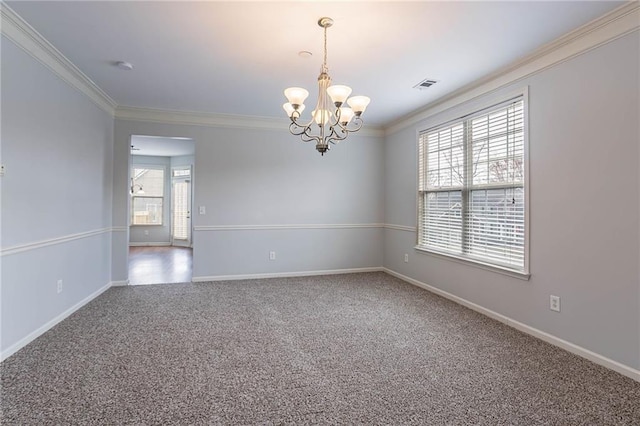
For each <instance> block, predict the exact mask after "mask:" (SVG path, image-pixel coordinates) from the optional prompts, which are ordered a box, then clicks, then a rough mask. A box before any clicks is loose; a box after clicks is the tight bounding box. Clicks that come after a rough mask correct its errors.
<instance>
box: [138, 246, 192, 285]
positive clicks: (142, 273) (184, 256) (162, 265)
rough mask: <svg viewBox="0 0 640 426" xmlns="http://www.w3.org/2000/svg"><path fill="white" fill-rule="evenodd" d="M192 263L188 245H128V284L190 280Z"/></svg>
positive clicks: (190, 250)
mask: <svg viewBox="0 0 640 426" xmlns="http://www.w3.org/2000/svg"><path fill="white" fill-rule="evenodd" d="M192 265H193V249H191V248H189V247H129V284H131V285H140V284H164V283H184V282H190V281H191V276H192Z"/></svg>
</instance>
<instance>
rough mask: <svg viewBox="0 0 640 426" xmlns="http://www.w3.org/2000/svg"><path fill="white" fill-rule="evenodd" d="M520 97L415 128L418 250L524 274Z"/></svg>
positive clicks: (523, 126)
mask: <svg viewBox="0 0 640 426" xmlns="http://www.w3.org/2000/svg"><path fill="white" fill-rule="evenodd" d="M524 123H525V117H524V99H523V97H519V98H516V99H513V100H511V101H508V102H506V103H503V104H500V105H497V106H494V107H492V108H489V109H486V110H483V111H480V112H478V113H475V114H472V115H469V116H467V117H464V118H461V119H458V120H455V121H454V122H451V123H448V124H446V125H444V126H440V127H437V128H434V129H432V130H427V131H425V132H422V133H420V135H419V141H418V156H419V161H418V167H419V171H418V175H419V178H418V179H419V182H418V197H419V203H418V204H419V212H418V247H417V248H418V249H424V250H428V251H432V252H436V253H440V254H444V255H449V256H453V257H457V258H462V259H465V260H470V261H474V262H478V263H482V264H485V265H490V266H496V267H498V268H500V269H508V270H511V271H515V272H519V273H523V274H526V273H527V272H528V271H527V268H528V264H527V263H528V262H527V260H526V249H525V247H526V245H525V238H526V232H525V231H526V230H525V215H526V208H527V206H526V205H525V200H526V198H525V191H526V187H525V185H526V182H525V167H526V164H525V125H524Z"/></svg>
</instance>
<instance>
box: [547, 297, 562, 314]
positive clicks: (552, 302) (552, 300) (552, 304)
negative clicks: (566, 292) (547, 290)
mask: <svg viewBox="0 0 640 426" xmlns="http://www.w3.org/2000/svg"><path fill="white" fill-rule="evenodd" d="M549 309H551V310H552V311H555V312H560V296H554V295H553V294H552V295H551V296H549Z"/></svg>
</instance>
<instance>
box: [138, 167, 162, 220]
mask: <svg viewBox="0 0 640 426" xmlns="http://www.w3.org/2000/svg"><path fill="white" fill-rule="evenodd" d="M131 176H132V177H131V224H132V225H162V216H163V205H164V185H165V182H164V169H163V168H161V167H160V168H153V167H149V166H145V167H144V168H143V167H141V166H137V167H134V168H133V170H132V171H131Z"/></svg>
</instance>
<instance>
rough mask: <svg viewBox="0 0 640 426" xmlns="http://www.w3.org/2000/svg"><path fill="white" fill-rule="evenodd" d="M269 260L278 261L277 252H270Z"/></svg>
mask: <svg viewBox="0 0 640 426" xmlns="http://www.w3.org/2000/svg"><path fill="white" fill-rule="evenodd" d="M269 260H276V252H275V251H270V252H269Z"/></svg>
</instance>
